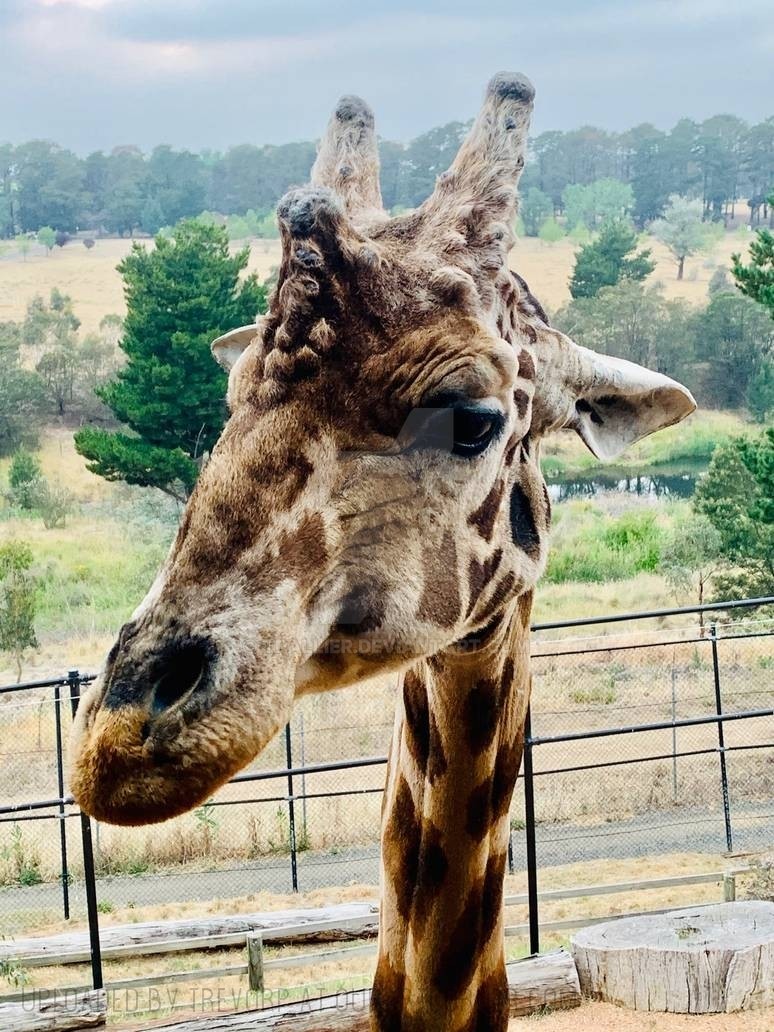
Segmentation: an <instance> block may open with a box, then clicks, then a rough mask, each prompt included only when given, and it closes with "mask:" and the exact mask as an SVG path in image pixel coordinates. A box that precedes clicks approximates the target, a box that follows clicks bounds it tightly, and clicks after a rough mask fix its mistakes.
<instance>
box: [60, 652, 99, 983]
mask: <svg viewBox="0 0 774 1032" xmlns="http://www.w3.org/2000/svg"><path fill="white" fill-rule="evenodd" d="M67 683H68V684H69V686H70V706H71V708H72V711H73V717H75V713H76V710H77V709H78V702H79V700H80V697H81V677H80V674H79V673H78V671H77V670H70V671H69V673H68V674H67ZM80 816H81V842H82V844H83V881H84V885H85V888H86V913H87V916H88V919H89V946H90V949H91V981H92V985H93V986H94V988H95V989H102V988H103V986H104V982H103V978H102V948H101V946H100V941H99V911H98V910H97V879H96V876H95V873H94V846H93V844H92V841H91V821H90V820H89V817H88V814H85V813H83V811H81V815H80Z"/></svg>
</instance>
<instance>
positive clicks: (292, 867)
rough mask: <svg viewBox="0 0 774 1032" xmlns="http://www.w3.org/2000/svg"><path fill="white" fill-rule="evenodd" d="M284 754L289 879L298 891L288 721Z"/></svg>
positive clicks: (294, 813) (291, 753) (291, 756)
mask: <svg viewBox="0 0 774 1032" xmlns="http://www.w3.org/2000/svg"><path fill="white" fill-rule="evenodd" d="M285 755H286V758H287V764H288V838H289V840H290V880H291V883H292V885H293V892H298V853H297V850H296V804H295V800H294V798H293V774H292V773H291V772H292V770H293V741H292V738H291V734H290V723H287V724H286V725H285Z"/></svg>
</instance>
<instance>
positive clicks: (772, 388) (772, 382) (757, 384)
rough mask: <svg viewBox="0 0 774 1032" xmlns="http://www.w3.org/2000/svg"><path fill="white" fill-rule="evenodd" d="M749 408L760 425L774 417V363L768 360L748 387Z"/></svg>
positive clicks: (763, 363) (765, 360)
mask: <svg viewBox="0 0 774 1032" xmlns="http://www.w3.org/2000/svg"><path fill="white" fill-rule="evenodd" d="M747 407H748V409H749V410H750V414H751V415H752V417H753V419H755V420H757V422H759V423H765V422H766V420H768V419H770V418H772V416H774V361H773V360H772V359H771V358H766V359H764V361H763V362H762V364H761V367H760V369H759V370H758V372H757V373H756V374H755V376H753V377H752V379H751V380H750V382H749V384H748V385H747Z"/></svg>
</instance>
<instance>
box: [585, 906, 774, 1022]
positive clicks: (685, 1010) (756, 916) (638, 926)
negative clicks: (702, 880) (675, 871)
mask: <svg viewBox="0 0 774 1032" xmlns="http://www.w3.org/2000/svg"><path fill="white" fill-rule="evenodd" d="M572 953H573V956H574V958H575V963H576V965H577V967H578V976H579V978H580V984H581V990H582V992H583V993H584V994H585V995H587V996H592V997H594V998H595V999H598V1000H607V1001H609V1002H610V1003H619V1004H623V1005H624V1006H625V1007H631V1008H632V1009H633V1010H644V1011H672V1012H674V1013H677V1014H712V1013H717V1012H726V1013H727V1012H730V1011H738V1010H748V1009H751V1008H753V1007H766V1006H770V1005H772V1004H774V903H766V902H763V901H758V900H755V901H753V900H748V901H743V902H738V903H718V904H714V905H712V906H704V907H701V906H700V907H690V908H688V909H685V910H672V911H669V912H668V913H665V914H646V915H643V916H641V917H624V918H620V919H618V920H616V921H607V922H605V923H604V924H597V925H592V926H591V927H589V928H584V929H582V930H581V931H580V932H578V933H577V934H576V935H574V936H573V938H572Z"/></svg>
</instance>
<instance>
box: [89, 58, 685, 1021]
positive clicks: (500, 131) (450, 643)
mask: <svg viewBox="0 0 774 1032" xmlns="http://www.w3.org/2000/svg"><path fill="white" fill-rule="evenodd" d="M533 98H534V91H533V88H532V86H531V84H530V83H529V81H528V80H527V79H526V78H525V77H524V76H522V75H518V74H510V73H499V74H498V75H496V76H495V77H494V78H493V79H492V81H491V82H490V83H489V86H488V89H487V92H486V96H485V100H484V104H483V107H482V109H481V111H480V113H479V115H478V117H477V119H476V120H475V122H474V124H473V127H472V129H471V131H470V133H469V135H468V136H467V138H466V139H465V140H464V142H463V143H462V145H461V147H460V150H459V153H458V155H457V157H456V158H455V160H454V162H453V163H452V165H451V167H450V169H449V170H448V172H446V173H445V174H443V175H442V176H440V177H439V179H438V182H437V185H436V187H435V189H434V191H433V193H432V194H431V196H430V197H429V198H428V199H427V200H426V201H425V202H424V203H423V204H422V205H421V206H420V207H419V208H418V209H417V210H415V211H413V212H409V213H405V214H401V215H398V216H396V217H392V218H391V217H389V216H388V215H387V214H386V213H385V211H384V210H383V208H382V204H381V197H380V192H379V180H378V157H377V146H376V136H375V133H374V120H373V115H372V113H371V111H370V109H369V108H368V107H367V105H366V104H365V103H364V102H363V101H361V100H360V99H358V98H356V97H345V98H343V99H342V100H341V101H340V102H339V104H338V106H337V107H336V109H335V111H334V113H333V116H332V118H331V121H330V124H329V126H328V129H327V131H326V133H325V136H324V137H323V139H322V142H321V144H320V148H319V154H318V157H317V160H316V162H315V165H314V167H313V170H312V175H311V183H310V185H308V186H306V187H302V188H299V189H295V190H293V191H291V192H290V193H289V194H287V195H286V196H285V198H283V200H282V201H281V203H280V205H279V208H278V220H279V226H280V233H281V240H282V264H281V268H280V272H279V280H278V285H277V288H276V290H275V292H274V294H273V297H272V299H271V301H270V307H269V311H268V314H267V315H266V316H265V317H263V318H262V319H261V320H259V321H258V322H257V323H256V324H255V325H253V326H249V327H241V328H239V329H237V330H234V331H232V332H230V333H228V334H225V335H224V336H223V337H221V338H219V339H218V340H217V341H215V342H214V344H213V353H214V355H215V357H216V358H217V360H218V361H219V362H220V363H221V364H222V365H223V366H224V367H226V368H227V369H229V383H228V396H227V401H228V406H229V410H230V417H229V419H228V421H227V423H226V426H225V429H224V430H223V433H222V436H221V438H220V440H219V442H218V444H217V446H216V447H215V449H214V450H213V453H212V456H211V457H210V459H209V462H208V463H207V465H206V466H205V467H204V468H203V470H202V472H201V475H200V477H199V480H198V483H197V485H196V488H195V490H194V492H193V494H192V496H191V498H190V500H189V503H188V505H187V507H186V509H185V512H184V514H183V518H182V521H181V524H180V527H179V531H178V533H177V536H176V538H175V541H174V542H173V544H172V547H171V550H170V552H169V555H168V557H167V559H166V561H165V563H164V565H163V567H162V569H161V570H160V572H159V574H158V576H157V578H156V580H155V581H154V583H153V585H152V586H151V588H150V590H149V592H148V594H147V596H146V597H145V599H144V600H143V601H142V602H141V604H140V605H139V607H138V608H137V610H136V611H135V613H134V614H133V616H132V618H131V619H130V620H129V621H128V623H126V624H125V625H124V626H123V627H122V629H121V631H120V633H119V635H118V638H117V641H116V643H115V644H114V646H113V648H112V649H111V651H110V653H109V654H108V656H107V659H106V662H105V664H104V667H103V670H102V672H101V675H100V677H99V679H98V680H97V682H95V684H94V685H93V686H92V687H91V688H90V690H89V691H88V693H87V694H86V695H85V696H84V699H83V701H82V702H81V705H80V708H79V711H78V716H77V721H76V726H75V729H74V751H73V764H72V773H71V783H72V789H73V793H74V796H75V798H76V800H77V801H78V802H79V803H80V805H81V806H82V807H83V809H84V810H85V811H86V812H88V813H90V814H92V815H93V816H95V817H97V818H99V819H100V820H103V821H109V822H113V823H117V824H144V823H150V822H154V821H160V820H164V819H165V818H168V817H171V816H173V815H175V814H179V813H181V812H183V811H184V810H186V809H189V808H191V807H193V806H195V805H198V804H199V803H201V802H202V801H203V800H205V799H206V798H207V797H208V796H209V795H210V794H211V793H212V792H213V790H214V789H216V788H217V787H218V786H219V785H221V784H223V783H224V782H225V781H226V780H227V779H228V778H229V777H231V776H232V775H233V774H234V773H235V772H236V771H237V770H238V769H239V768H241V767H242V766H243V765H245V764H246V763H248V762H249V761H250V760H251V759H253V758H254V757H255V756H256V755H257V754H258V753H259V752H260V751H261V749H262V748H263V747H264V746H265V745H266V743H267V742H268V741H269V740H270V739H271V738H272V736H273V735H274V734H275V733H276V732H277V731H278V730H279V729H280V728H281V727H282V726H283V725H284V723H285V722H286V721H287V719H288V716H289V713H290V711H291V708H292V705H293V700H294V698H296V697H300V696H303V695H305V694H307V693H311V692H321V691H325V690H327V689H331V688H336V687H343V686H346V685H349V684H354V683H359V682H366V681H368V680H370V679H372V678H375V677H377V676H382V675H385V674H395V675H397V678H398V680H399V689H398V693H397V704H396V719H395V725H394V732H393V736H392V743H391V748H390V759H389V765H388V773H387V779H386V786H385V792H384V797H383V807H382V903H381V909H380V928H379V947H378V959H377V966H376V974H375V978H374V984H373V992H372V1002H371V1019H370V1020H371V1025H372V1028H373V1029H374V1030H375V1032H394V1030H401V1032H411V1030H424V1032H436V1030H438V1032H441V1030H444V1032H463V1030H464V1032H476V1030H487V1032H503V1030H505V1029H506V1027H507V1022H508V990H507V983H506V976H505V966H504V939H503V923H502V892H503V878H504V869H505V860H506V846H507V838H508V810H509V805H510V800H511V795H512V792H513V788H514V784H515V780H516V776H517V772H518V769H519V765H520V762H521V753H522V742H523V734H524V720H525V714H526V708H527V702H528V699H529V692H530V673H529V625H530V612H531V605H532V596H533V589H534V586H535V584H536V582H537V580H538V578H539V576H540V574H541V571H542V570H543V567H544V564H545V558H546V546H547V536H548V531H549V524H550V503H549V499H548V493H547V491H546V486H545V482H544V480H543V478H542V476H541V473H540V466H539V452H540V442H541V440H542V438H543V437H544V436H545V435H546V434H547V433H549V432H551V431H553V430H557V429H561V428H569V429H573V430H575V431H576V432H577V433H578V434H579V435H580V437H581V438H582V439H583V441H584V442H585V443H586V445H587V446H588V447H589V448H590V449H591V450H592V451H593V452H594V453H595V454H596V455H598V456H600V457H603V458H610V457H613V456H615V455H617V454H618V453H620V452H621V451H622V450H623V449H624V448H625V447H626V446H627V445H628V444H630V443H631V442H633V441H635V440H637V439H639V438H641V437H643V436H644V435H646V434H649V433H651V432H653V431H655V430H658V429H659V428H661V427H664V426H667V425H670V424H673V423H675V422H677V421H679V420H681V419H683V418H684V417H685V416H687V415H688V414H689V413H690V412H691V411H692V410H693V408H694V407H695V405H694V402H693V399H692V397H691V395H690V394H689V392H688V391H687V390H686V389H685V388H684V387H682V386H680V385H679V384H677V383H675V382H674V381H672V380H670V379H668V378H667V377H665V376H662V375H660V374H657V373H654V372H650V371H648V370H646V369H643V368H641V367H639V366H636V365H633V364H631V363H628V362H624V361H621V360H618V359H614V358H610V357H607V356H603V355H598V354H595V353H594V352H591V351H588V350H586V349H585V348H582V347H580V346H578V345H577V344H575V343H574V342H573V341H572V340H570V339H569V338H568V337H567V336H565V335H564V334H562V333H560V332H559V331H558V330H556V329H555V328H553V327H552V326H551V325H550V323H549V320H548V318H547V316H546V313H545V312H544V310H543V309H542V307H541V306H540V304H539V303H538V301H537V300H536V299H535V298H534V297H533V296H532V294H531V293H530V291H529V289H528V287H527V285H526V283H525V282H524V280H522V279H521V278H520V277H519V276H517V275H516V274H515V273H512V272H511V271H510V269H509V267H508V260H507V259H508V253H509V250H510V248H511V245H512V243H513V236H512V232H511V228H510V227H511V225H512V223H513V220H514V216H515V214H516V210H517V183H518V179H519V176H520V173H521V169H522V166H523V164H524V157H525V149H526V141H527V131H528V126H529V120H530V115H531V111H532V106H533Z"/></svg>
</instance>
